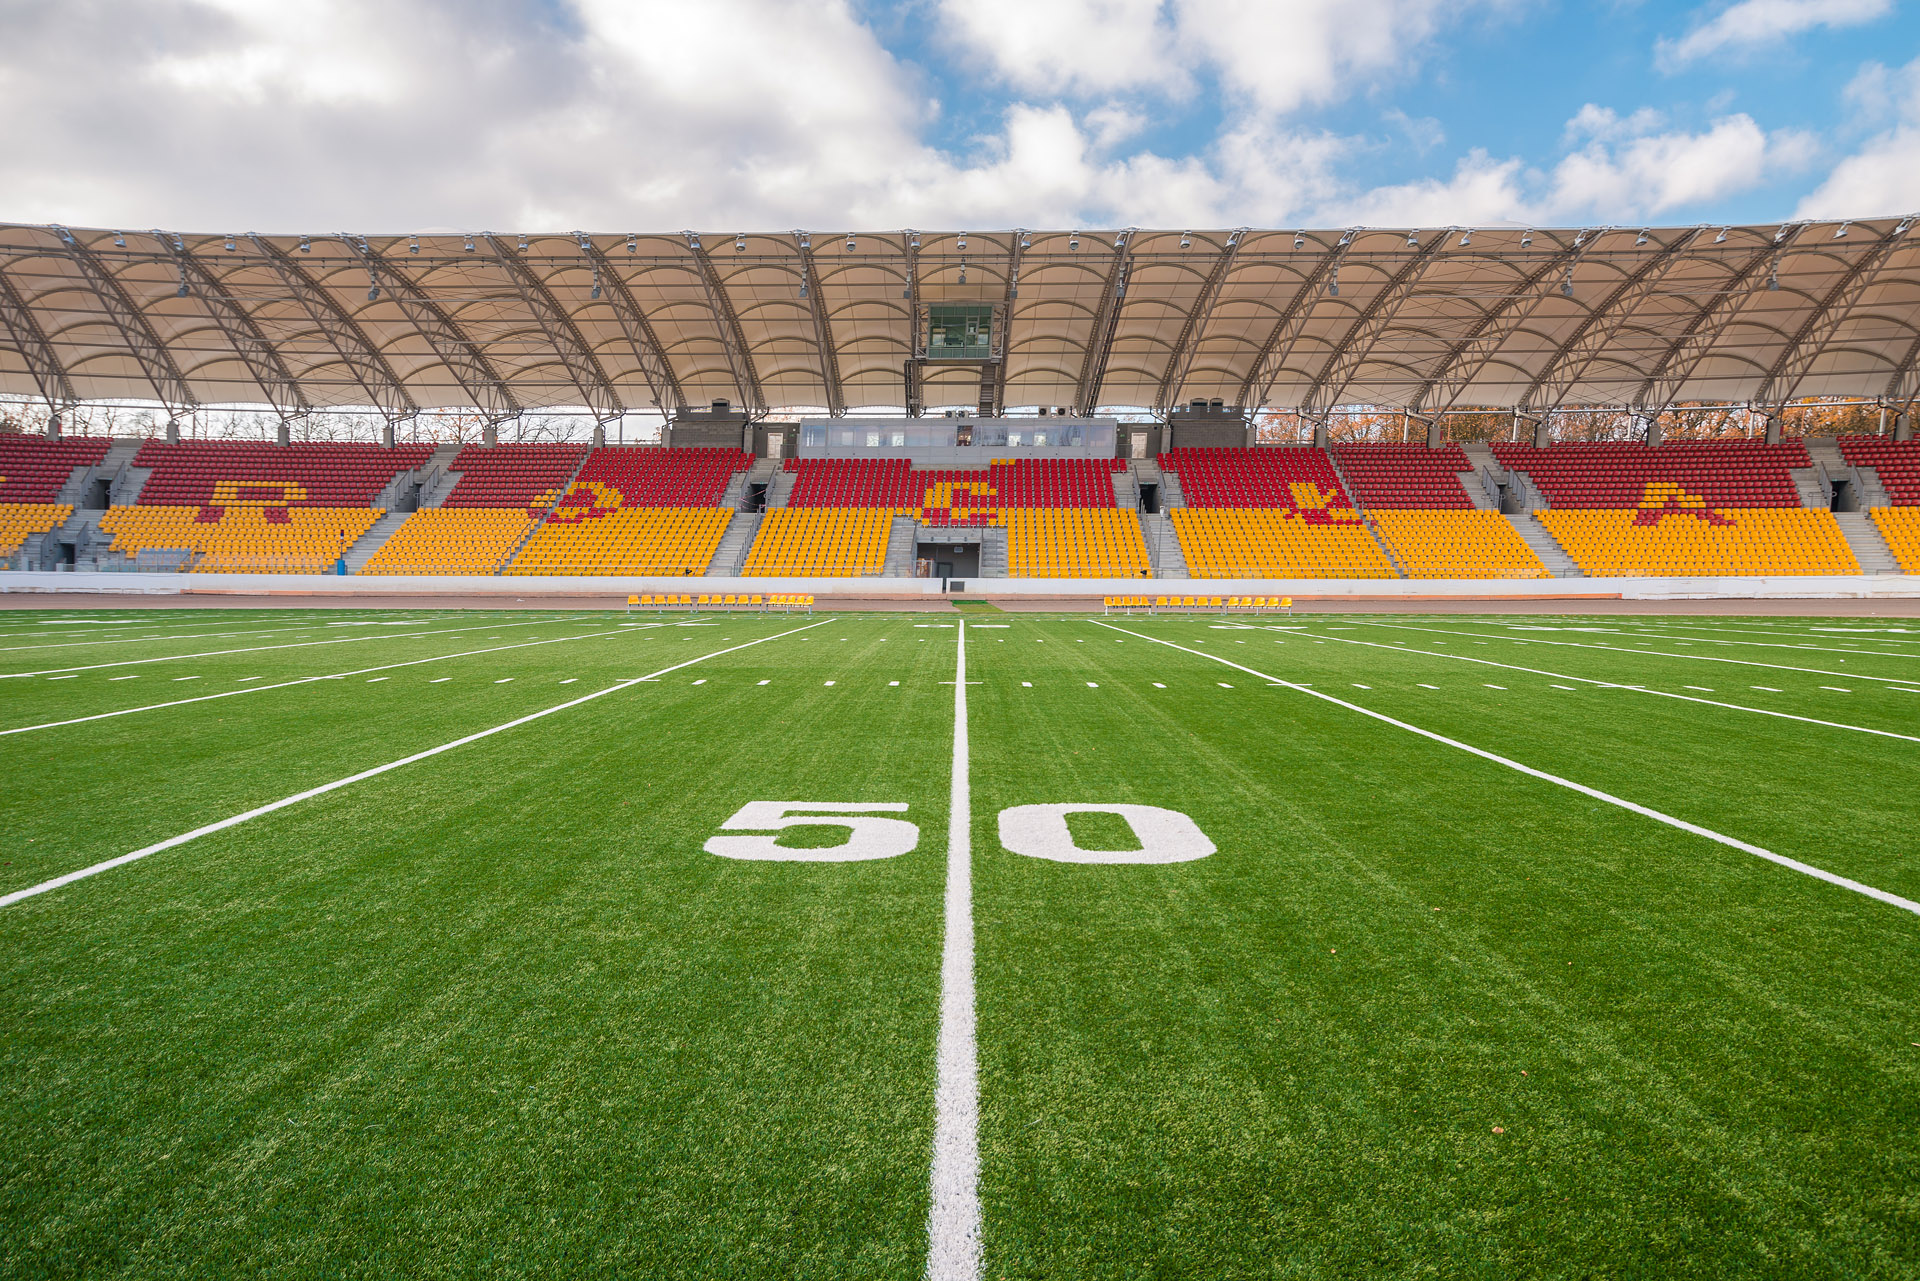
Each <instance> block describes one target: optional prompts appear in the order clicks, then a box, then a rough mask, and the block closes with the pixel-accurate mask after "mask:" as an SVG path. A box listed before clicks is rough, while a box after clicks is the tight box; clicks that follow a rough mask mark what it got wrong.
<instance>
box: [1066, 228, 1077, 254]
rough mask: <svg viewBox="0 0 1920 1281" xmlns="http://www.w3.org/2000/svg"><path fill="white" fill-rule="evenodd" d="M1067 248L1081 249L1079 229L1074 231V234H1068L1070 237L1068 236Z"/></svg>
mask: <svg viewBox="0 0 1920 1281" xmlns="http://www.w3.org/2000/svg"><path fill="white" fill-rule="evenodd" d="M1067 248H1068V249H1075V250H1077V249H1079V248H1080V233H1079V232H1077V231H1076V232H1074V233H1073V234H1072V235H1071V236H1068V237H1067Z"/></svg>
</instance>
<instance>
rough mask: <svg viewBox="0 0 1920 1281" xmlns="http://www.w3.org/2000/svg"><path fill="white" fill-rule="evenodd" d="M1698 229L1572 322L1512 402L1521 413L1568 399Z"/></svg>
mask: <svg viewBox="0 0 1920 1281" xmlns="http://www.w3.org/2000/svg"><path fill="white" fill-rule="evenodd" d="M1700 231H1701V228H1699V227H1693V228H1690V229H1688V230H1687V231H1685V232H1683V233H1682V234H1680V235H1678V236H1676V237H1674V238H1673V240H1671V241H1669V242H1668V243H1667V244H1665V245H1662V246H1661V247H1660V249H1659V250H1658V251H1657V252H1655V253H1654V254H1653V255H1652V256H1651V257H1649V258H1648V259H1647V260H1646V261H1645V262H1643V263H1641V264H1640V266H1639V267H1637V268H1636V269H1635V270H1634V272H1633V273H1632V274H1631V275H1629V276H1628V277H1627V278H1626V279H1625V280H1623V281H1621V282H1620V283H1619V284H1618V285H1616V286H1614V288H1613V291H1612V292H1611V293H1609V294H1608V295H1607V296H1606V298H1605V299H1604V300H1602V302H1601V303H1600V305H1599V306H1597V307H1595V308H1593V310H1591V311H1589V312H1588V313H1587V314H1586V316H1584V317H1583V318H1582V319H1581V321H1580V323H1579V324H1577V325H1575V326H1574V327H1573V332H1572V333H1570V334H1568V335H1567V339H1566V341H1565V342H1563V343H1561V344H1560V346H1559V348H1557V349H1556V350H1555V351H1554V353H1553V357H1552V358H1551V359H1550V360H1548V361H1547V363H1546V365H1545V366H1543V367H1542V368H1541V370H1540V372H1539V373H1538V374H1535V375H1534V378H1533V382H1532V383H1531V384H1530V385H1529V386H1528V387H1527V390H1526V391H1525V392H1524V393H1522V395H1521V397H1520V401H1519V404H1518V405H1517V406H1516V408H1517V409H1518V410H1519V412H1520V413H1521V414H1522V415H1523V416H1525V417H1529V418H1535V419H1537V418H1541V417H1544V416H1545V415H1547V414H1551V413H1552V412H1553V411H1554V410H1556V409H1558V408H1560V406H1561V405H1563V404H1564V403H1566V400H1567V397H1568V396H1570V395H1572V394H1573V389H1574V388H1575V387H1577V386H1579V385H1580V381H1581V379H1583V378H1585V377H1586V374H1587V370H1589V369H1590V368H1592V366H1593V363H1594V361H1595V360H1597V359H1599V357H1600V356H1601V354H1602V353H1603V352H1605V351H1606V350H1607V349H1608V348H1609V347H1610V346H1611V344H1612V342H1613V339H1614V338H1615V337H1616V336H1618V335H1619V333H1620V332H1621V331H1622V330H1623V329H1625V328H1626V326H1627V323H1628V322H1629V321H1630V320H1632V319H1633V314H1634V312H1635V311H1637V310H1638V309H1639V307H1640V305H1641V304H1642V303H1644V302H1645V301H1646V300H1647V299H1648V298H1650V297H1652V296H1653V294H1654V292H1655V291H1656V290H1657V289H1659V287H1660V282H1661V281H1662V280H1664V279H1666V275H1667V273H1668V272H1669V271H1671V270H1672V269H1673V266H1674V264H1675V263H1677V262H1678V261H1680V255H1681V253H1682V252H1683V251H1684V250H1685V249H1686V248H1687V246H1689V245H1691V244H1692V243H1693V242H1694V240H1695V239H1697V238H1698V237H1699V235H1700Z"/></svg>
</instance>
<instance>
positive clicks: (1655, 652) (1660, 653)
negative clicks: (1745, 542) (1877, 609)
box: [1354, 619, 1914, 685]
mask: <svg viewBox="0 0 1920 1281" xmlns="http://www.w3.org/2000/svg"><path fill="white" fill-rule="evenodd" d="M1354 621H1355V622H1356V623H1358V624H1359V625H1360V626H1362V627H1384V628H1387V629H1389V630H1393V631H1402V632H1431V633H1433V634H1434V635H1435V636H1467V637H1471V638H1472V639H1474V640H1477V641H1480V642H1481V643H1482V644H1486V643H1490V642H1492V641H1497V640H1500V641H1508V642H1512V643H1516V644H1518V643H1524V644H1528V645H1559V646H1561V647H1562V648H1565V649H1600V650H1605V651H1606V652H1607V653H1609V654H1637V655H1639V656H1640V657H1641V658H1684V659H1692V660H1693V661H1694V662H1696V663H1732V664H1734V665H1735V666H1737V667H1765V668H1768V669H1770V670H1772V671H1776V672H1804V673H1806V674H1807V675H1809V676H1851V677H1853V678H1854V679H1855V680H1862V681H1882V682H1884V683H1886V684H1888V685H1911V684H1913V682H1914V678H1913V677H1911V676H1869V675H1867V674H1866V673H1865V672H1830V671H1828V670H1827V669H1826V668H1824V667H1791V666H1788V665H1787V664H1785V663H1762V662H1760V661H1759V660H1758V659H1752V658H1719V657H1716V656H1715V655H1712V654H1671V653H1668V652H1667V651H1666V650H1664V649H1623V648H1621V647H1620V646H1618V645H1590V644H1588V643H1586V642H1585V641H1562V640H1546V639H1543V638H1542V637H1539V636H1507V635H1503V634H1502V633H1500V632H1456V631H1449V630H1448V629H1446V628H1444V627H1414V626H1411V625H1409V624H1407V623H1369V622H1367V621H1365V620H1364V619H1355V620H1354ZM1414 652H1415V653H1418V652H1420V651H1418V650H1416V651H1414ZM1864 657H1867V658H1885V657H1886V655H1884V654H1867V655H1864Z"/></svg>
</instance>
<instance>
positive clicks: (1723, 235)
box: [1713, 227, 1733, 245]
mask: <svg viewBox="0 0 1920 1281" xmlns="http://www.w3.org/2000/svg"><path fill="white" fill-rule="evenodd" d="M1731 230H1733V229H1732V228H1731V227H1722V228H1720V234H1719V235H1717V236H1715V237H1714V238H1713V243H1714V244H1716V245H1723V244H1725V243H1726V242H1727V233H1728V232H1729V231H1731Z"/></svg>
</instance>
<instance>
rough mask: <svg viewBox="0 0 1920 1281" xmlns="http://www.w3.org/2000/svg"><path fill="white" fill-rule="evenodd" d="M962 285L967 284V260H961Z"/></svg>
mask: <svg viewBox="0 0 1920 1281" xmlns="http://www.w3.org/2000/svg"><path fill="white" fill-rule="evenodd" d="M960 283H961V284H963V285H964V284H966V283H967V260H966V259H965V258H962V259H961V260H960Z"/></svg>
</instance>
